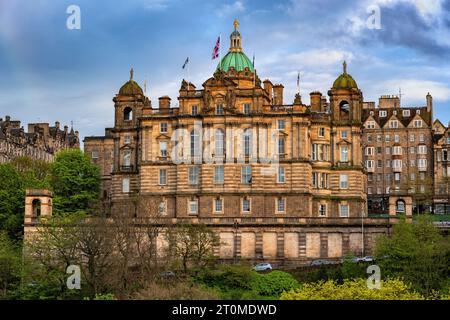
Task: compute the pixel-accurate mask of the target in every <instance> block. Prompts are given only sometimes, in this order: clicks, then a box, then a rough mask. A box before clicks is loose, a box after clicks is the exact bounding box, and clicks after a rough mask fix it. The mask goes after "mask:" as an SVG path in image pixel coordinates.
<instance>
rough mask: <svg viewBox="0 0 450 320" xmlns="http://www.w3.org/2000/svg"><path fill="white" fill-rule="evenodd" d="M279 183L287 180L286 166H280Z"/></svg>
mask: <svg viewBox="0 0 450 320" xmlns="http://www.w3.org/2000/svg"><path fill="white" fill-rule="evenodd" d="M277 182H278V183H285V182H286V175H285V169H284V167H278V181H277Z"/></svg>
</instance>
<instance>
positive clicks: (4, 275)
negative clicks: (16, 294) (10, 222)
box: [0, 231, 20, 299]
mask: <svg viewBox="0 0 450 320" xmlns="http://www.w3.org/2000/svg"><path fill="white" fill-rule="evenodd" d="M19 269H20V248H19V247H18V246H17V245H16V244H15V243H13V242H12V241H11V240H10V239H9V237H8V234H7V233H6V232H4V231H1V232H0V290H1V292H0V299H1V297H2V296H3V297H5V296H6V295H7V293H8V290H10V289H11V288H12V287H13V286H14V285H17V283H18V282H19V281H20V271H19Z"/></svg>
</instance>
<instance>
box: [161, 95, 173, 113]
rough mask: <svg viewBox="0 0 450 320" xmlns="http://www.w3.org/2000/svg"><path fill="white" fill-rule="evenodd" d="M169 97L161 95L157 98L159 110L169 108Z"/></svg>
mask: <svg viewBox="0 0 450 320" xmlns="http://www.w3.org/2000/svg"><path fill="white" fill-rule="evenodd" d="M170 100H171V99H170V97H169V96H163V97H161V98H159V110H168V109H170Z"/></svg>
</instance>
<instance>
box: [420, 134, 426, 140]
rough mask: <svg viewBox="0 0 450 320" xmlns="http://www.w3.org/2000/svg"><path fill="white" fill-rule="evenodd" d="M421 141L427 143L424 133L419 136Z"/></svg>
mask: <svg viewBox="0 0 450 320" xmlns="http://www.w3.org/2000/svg"><path fill="white" fill-rule="evenodd" d="M419 141H420V142H425V135H424V134H423V133H421V134H420V135H419Z"/></svg>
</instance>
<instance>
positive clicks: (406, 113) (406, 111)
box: [403, 110, 411, 117]
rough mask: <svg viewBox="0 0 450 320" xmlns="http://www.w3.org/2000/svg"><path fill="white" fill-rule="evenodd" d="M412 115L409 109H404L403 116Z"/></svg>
mask: <svg viewBox="0 0 450 320" xmlns="http://www.w3.org/2000/svg"><path fill="white" fill-rule="evenodd" d="M410 115H411V112H410V111H409V110H403V116H404V117H409V116H410Z"/></svg>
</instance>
